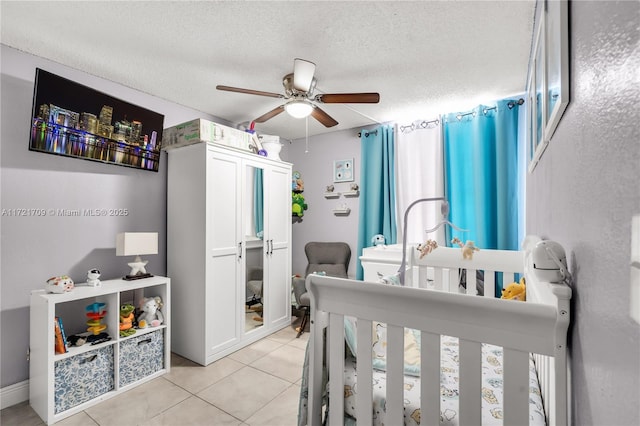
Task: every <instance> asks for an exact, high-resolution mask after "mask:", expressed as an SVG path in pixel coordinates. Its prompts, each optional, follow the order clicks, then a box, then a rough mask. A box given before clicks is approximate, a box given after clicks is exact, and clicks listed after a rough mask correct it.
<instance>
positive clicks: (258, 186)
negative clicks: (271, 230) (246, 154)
mask: <svg viewBox="0 0 640 426" xmlns="http://www.w3.org/2000/svg"><path fill="white" fill-rule="evenodd" d="M263 196H264V195H263V185H262V169H260V168H257V167H256V168H254V174H253V220H254V227H255V231H256V237H258V238H260V239H262V237H263V234H264V199H263Z"/></svg>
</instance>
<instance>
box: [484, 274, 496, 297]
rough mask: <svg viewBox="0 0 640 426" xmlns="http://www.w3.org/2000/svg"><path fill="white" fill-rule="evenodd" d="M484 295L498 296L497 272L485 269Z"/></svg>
mask: <svg viewBox="0 0 640 426" xmlns="http://www.w3.org/2000/svg"><path fill="white" fill-rule="evenodd" d="M484 296H485V297H496V273H495V271H484Z"/></svg>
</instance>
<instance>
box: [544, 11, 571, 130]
mask: <svg viewBox="0 0 640 426" xmlns="http://www.w3.org/2000/svg"><path fill="white" fill-rule="evenodd" d="M545 12H546V13H545V25H544V27H545V42H546V46H545V49H546V54H545V57H546V62H545V78H546V94H547V95H546V96H547V99H546V103H547V111H546V126H545V138H546V139H551V137H552V136H553V133H554V132H555V130H556V128H557V127H558V123H559V122H560V118H562V114H563V113H564V111H565V110H566V108H567V105H568V104H569V31H568V23H569V5H568V2H567V1H566V0H563V1H547V2H546V8H545Z"/></svg>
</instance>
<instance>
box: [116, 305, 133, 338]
mask: <svg viewBox="0 0 640 426" xmlns="http://www.w3.org/2000/svg"><path fill="white" fill-rule="evenodd" d="M135 309H136V307H135V306H133V305H132V304H130V303H125V304H124V305H121V306H120V337H127V336H131V335H132V334H135V333H136V330H135V329H134V328H133V318H134V317H133V311H134V310H135Z"/></svg>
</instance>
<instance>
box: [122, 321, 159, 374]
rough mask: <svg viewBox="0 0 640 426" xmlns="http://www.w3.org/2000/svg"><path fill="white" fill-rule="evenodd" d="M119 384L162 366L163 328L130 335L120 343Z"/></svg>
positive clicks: (152, 371)
mask: <svg viewBox="0 0 640 426" xmlns="http://www.w3.org/2000/svg"><path fill="white" fill-rule="evenodd" d="M119 361H120V386H126V385H128V384H130V383H133V382H135V381H138V380H140V379H142V378H144V377H147V376H149V375H151V374H153V373H155V372H156V371H160V370H162V369H163V368H164V334H163V330H157V331H153V332H151V333H146V334H142V335H140V336H135V337H132V338H130V339H128V340H126V341H124V342H122V344H121V345H120V356H119Z"/></svg>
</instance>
